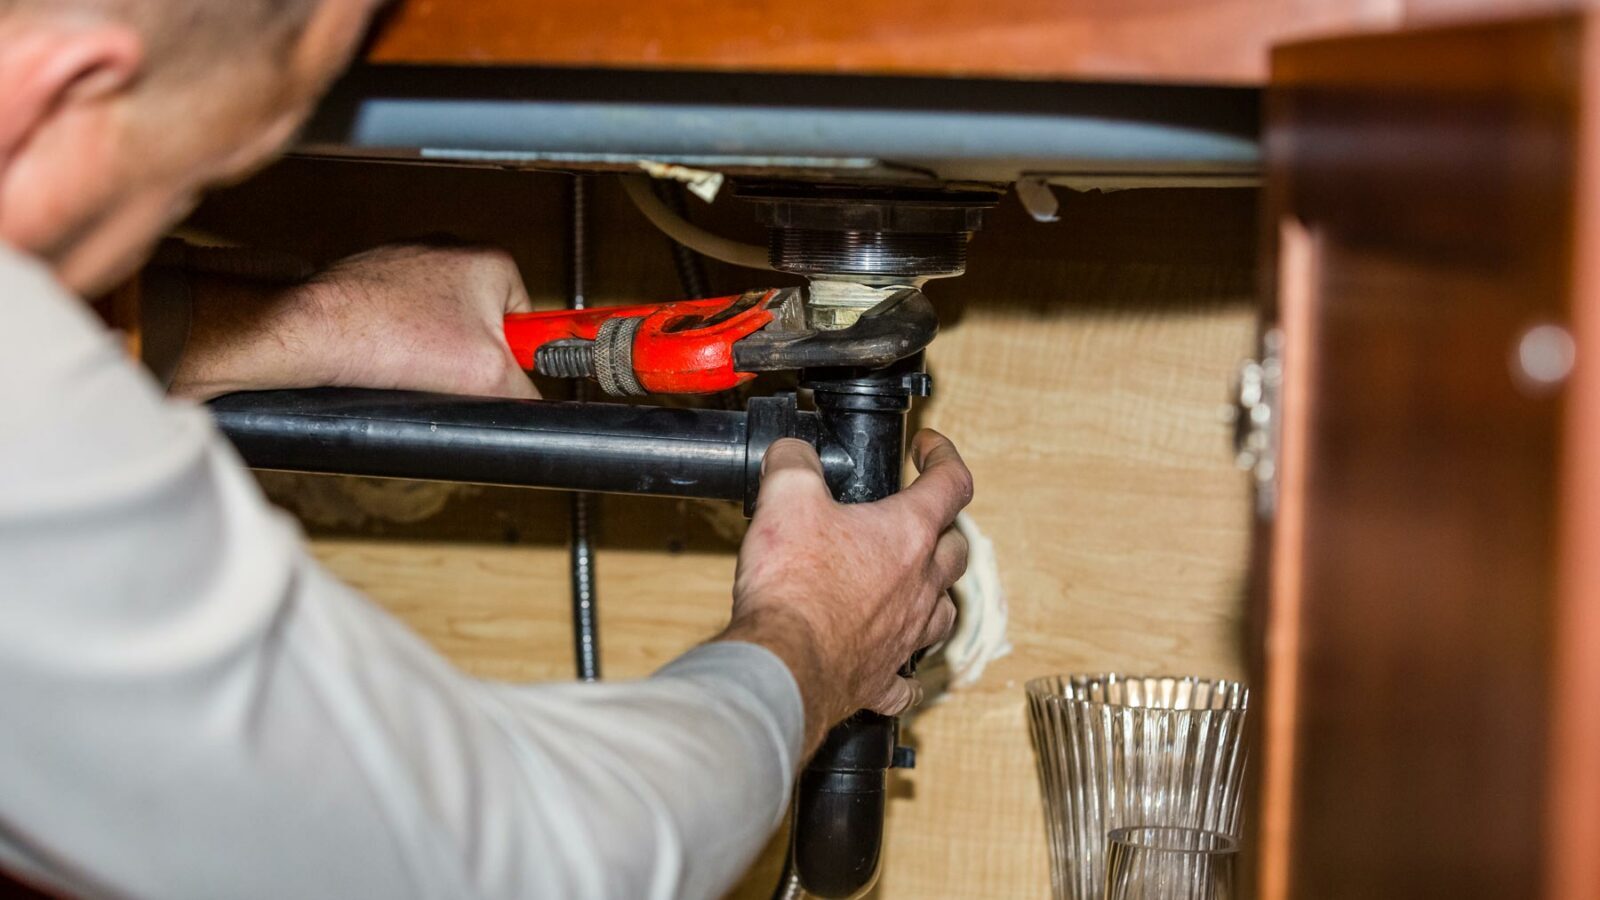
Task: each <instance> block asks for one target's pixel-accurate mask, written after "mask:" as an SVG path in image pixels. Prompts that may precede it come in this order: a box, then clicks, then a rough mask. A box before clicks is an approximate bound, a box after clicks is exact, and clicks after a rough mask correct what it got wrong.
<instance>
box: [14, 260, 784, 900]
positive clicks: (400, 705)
mask: <svg viewBox="0 0 1600 900" xmlns="http://www.w3.org/2000/svg"><path fill="white" fill-rule="evenodd" d="M0 397H3V398H4V410H5V413H4V416H3V418H0V869H5V870H8V871H11V872H13V873H15V874H17V875H20V876H22V877H23V878H24V879H27V880H33V881H36V882H38V883H40V884H42V885H44V886H46V887H49V888H53V889H57V890H62V891H65V892H68V893H71V894H75V895H82V896H116V897H161V898H190V897H193V898H213V897H224V896H226V897H238V898H248V897H273V898H278V897H308V898H322V897H327V898H351V897H375V898H376V897H382V898H403V897H426V898H458V897H485V898H490V897H552V898H610V897H616V898H629V900H635V898H652V900H654V898H669V897H715V896H719V895H720V894H721V893H722V892H724V891H725V890H726V889H727V888H728V887H729V886H731V884H732V883H733V882H734V880H735V879H736V878H737V877H738V876H739V875H740V874H741V873H742V872H743V871H744V870H745V868H746V867H747V866H748V865H749V863H750V862H751V860H752V859H753V858H754V856H755V855H756V853H757V852H758V851H759V849H760V848H761V846H762V844H763V843H764V842H765V840H766V839H767V837H768V836H769V835H770V833H771V832H772V830H773V829H774V828H775V827H776V826H777V824H778V823H779V820H780V818H781V816H782V814H783V810H784V808H785V806H786V804H787V800H788V790H789V785H790V781H791V778H792V777H793V774H794V769H795V765H796V763H797V761H798V760H797V757H798V755H799V753H800V745H801V734H802V724H803V723H802V715H803V714H802V707H801V702H800V695H799V691H798V689H797V687H796V685H795V682H794V679H793V677H792V676H791V675H790V673H789V671H788V670H787V668H786V667H785V666H784V665H783V663H782V662H781V661H780V660H779V659H778V658H777V657H776V656H774V655H772V654H771V653H770V652H768V651H767V650H765V649H763V648H760V647H757V646H754V645H750V644H737V643H722V644H711V645H707V646H704V647H701V648H699V649H697V650H694V651H692V652H690V653H688V654H686V655H684V656H683V657H681V658H679V659H678V660H676V661H674V662H673V663H671V664H670V665H668V666H666V667H665V668H663V669H662V670H661V671H659V672H657V673H656V674H655V675H654V676H653V677H651V678H649V679H645V680H643V681H638V682H631V683H607V684H600V685H579V684H560V685H542V686H519V685H510V684H502V683H491V682H483V681H478V680H474V679H470V678H467V677H465V676H464V675H462V674H461V673H459V672H458V671H456V670H454V669H453V668H451V667H450V666H449V665H448V664H447V663H445V661H444V660H442V659H441V658H440V657H439V656H438V655H437V654H436V653H434V652H433V651H432V650H430V649H429V648H428V647H427V646H426V645H425V644H423V642H422V641H420V640H419V639H418V638H417V637H416V636H415V635H413V634H412V633H410V632H409V631H408V630H406V629H405V628H404V627H402V626H401V625H400V624H399V623H398V622H396V621H395V620H393V619H392V618H390V617H389V616H387V615H386V614H385V613H384V612H383V611H382V610H380V609H378V608H377V607H376V606H374V605H373V604H371V603H370V602H368V601H367V600H366V599H364V598H363V597H361V596H359V595H358V594H357V593H355V592H354V591H352V590H350V589H349V588H347V587H345V586H344V585H342V584H340V583H339V582H338V581H337V580H335V579H334V578H332V577H331V576H330V575H329V574H328V573H326V572H325V571H324V570H323V569H322V568H321V567H319V566H318V565H317V564H316V562H315V561H314V560H312V559H311V558H310V557H309V556H308V555H307V553H306V551H305V550H304V548H303V547H302V545H301V540H300V536H299V533H298V530H297V528H296V526H295V524H294V523H293V522H292V521H291V520H290V519H288V517H287V516H285V515H283V514H282V513H281V512H278V511H275V510H273V509H272V508H271V507H270V506H269V505H268V504H267V503H266V502H265V500H264V499H263V498H262V497H261V495H260V493H259V491H258V490H257V488H256V486H255V483H254V481H253V479H251V478H250V477H249V474H248V472H247V471H246V470H245V468H244V467H243V466H242V465H241V463H240V462H239V460H238V459H237V458H236V456H235V455H234V453H233V451H232V449H231V447H229V446H228V445H227V443H226V442H225V441H224V440H222V439H221V438H220V437H219V436H218V435H217V434H216V432H215V430H214V428H213V427H212V425H211V421H210V418H209V417H208V416H207V415H206V414H205V413H204V412H203V411H202V410H200V409H198V408H195V407H193V406H188V405H183V404H179V403H174V402H170V401H167V400H165V399H164V398H163V397H162V396H161V394H160V392H159V390H158V389H157V388H156V387H155V385H154V384H153V383H152V382H151V380H150V379H149V378H148V377H146V376H144V375H143V374H142V373H141V372H139V371H138V370H137V369H136V368H134V367H133V365H132V364H131V363H129V362H127V361H126V360H125V359H124V357H123V354H122V352H121V350H120V348H119V347H118V346H117V345H116V343H115V341H114V340H113V339H112V338H111V336H110V335H109V334H107V333H106V332H105V330H104V329H103V328H101V327H100V326H99V325H98V323H96V322H94V321H93V320H92V318H91V317H90V316H89V315H88V314H87V312H86V311H85V310H84V309H83V308H82V306H81V304H80V303H79V302H78V301H76V300H75V299H74V298H71V297H69V296H67V295H65V293H64V292H63V291H62V290H61V289H60V288H59V287H58V286H57V285H56V284H55V283H54V282H53V281H51V280H50V278H49V276H48V275H47V273H45V272H44V271H43V270H42V269H40V268H38V267H36V266H34V265H33V264H31V263H29V262H26V261H24V260H22V259H20V258H18V257H17V256H15V255H14V254H11V253H10V252H8V251H4V250H3V248H0Z"/></svg>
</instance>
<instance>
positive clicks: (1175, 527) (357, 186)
mask: <svg viewBox="0 0 1600 900" xmlns="http://www.w3.org/2000/svg"><path fill="white" fill-rule="evenodd" d="M378 172H379V174H373V171H372V170H368V169H362V168H358V167H353V166H348V165H344V166H340V165H328V164H322V165H317V164H307V163H295V164H290V165H289V166H287V167H284V168H281V169H279V170H276V171H273V172H269V173H267V174H266V175H265V176H263V177H262V178H261V179H258V181H257V182H256V183H254V184H251V185H247V186H245V187H244V188H241V189H239V190H237V191H235V192H233V193H232V194H230V195H229V196H228V197H226V198H224V199H223V201H222V202H221V203H219V204H217V205H214V206H213V207H211V208H210V209H208V210H207V211H205V212H204V213H203V214H202V216H201V221H202V222H203V223H204V224H206V225H207V226H208V227H210V228H212V229H214V230H218V231H224V232H227V233H231V234H237V235H240V236H244V237H250V238H253V239H254V240H256V241H258V242H269V243H275V244H277V245H278V246H282V247H285V248H287V249H298V250H301V251H302V252H307V253H316V254H317V255H330V256H331V255H334V254H336V253H338V252H343V251H344V250H347V249H351V248H353V247H356V246H361V245H363V244H365V243H369V242H371V241H372V240H377V239H381V238H386V237H393V236H398V235H404V234H407V233H421V232H423V231H428V230H439V229H441V228H444V229H448V230H452V231H456V232H458V233H463V234H467V235H470V236H475V237H481V238H494V239H497V240H500V241H502V242H506V243H509V244H511V245H512V246H514V247H515V248H517V251H518V256H519V261H520V262H521V263H522V265H523V268H524V271H525V273H527V276H528V279H529V281H530V286H531V287H532V289H533V292H534V293H535V294H536V295H540V296H546V297H547V298H553V296H554V295H555V294H557V293H559V290H560V281H559V274H558V273H559V272H560V270H561V268H560V257H559V249H558V248H559V241H558V239H557V237H556V235H558V234H559V232H557V231H554V230H552V229H553V228H554V224H553V223H557V222H559V220H560V216H559V214H558V210H559V207H558V206H555V205H553V204H555V203H556V200H557V198H558V197H559V193H558V191H557V190H556V188H553V187H551V182H550V180H549V179H547V178H539V179H530V178H529V177H527V176H517V175H513V174H509V173H474V172H451V171H449V170H438V171H434V172H429V173H425V174H422V175H420V176H419V175H417V174H412V173H409V172H405V171H399V172H398V175H399V178H398V179H397V178H396V177H395V175H396V174H397V173H396V170H378ZM530 183H531V185H532V186H527V185H530ZM328 184H335V185H338V190H339V192H340V193H341V194H342V195H343V197H344V199H345V202H342V203H340V204H336V205H334V206H333V207H329V206H328V205H327V204H326V203H325V199H324V198H325V196H326V192H327V187H326V186H327V185H328ZM319 185H320V187H319ZM556 187H559V183H557V185H556ZM600 194H601V196H600V203H599V208H598V209H597V219H598V221H599V228H600V230H599V233H598V237H597V245H598V246H597V248H596V252H597V254H598V257H599V263H600V265H599V271H598V272H597V274H596V281H597V285H596V293H597V294H598V295H599V296H600V299H601V301H602V302H616V301H621V300H623V299H655V298H659V299H667V298H670V297H671V296H673V295H674V293H675V286H674V283H673V281H672V278H671V268H670V260H669V258H668V257H667V255H666V252H665V250H664V248H663V247H662V246H661V244H660V241H659V239H658V238H657V237H656V236H655V235H653V234H651V233H650V232H649V231H648V230H646V229H645V228H642V227H641V226H639V224H638V222H637V219H636V217H634V216H633V215H632V214H631V211H630V210H628V209H627V208H626V207H625V206H623V205H622V203H621V202H620V201H619V200H618V199H617V197H616V195H615V192H614V191H612V190H611V189H610V188H609V187H607V188H605V189H604V190H602V191H601V192H600ZM297 198H298V200H297ZM1063 201H1064V209H1063V213H1064V216H1065V221H1063V222H1061V223H1057V224H1054V225H1038V224H1035V223H1032V222H1030V221H1027V220H1026V219H1025V217H1023V216H1022V215H1021V214H1020V212H1018V211H1017V210H1016V209H1015V207H1014V205H1013V204H1014V203H1015V201H1014V200H1013V199H1009V198H1008V200H1007V202H1006V205H1005V206H1003V207H1002V208H1001V209H1000V210H999V211H998V212H997V213H996V215H995V216H994V221H993V222H992V223H991V226H990V227H989V228H988V229H987V230H986V231H985V232H984V233H983V234H982V235H980V237H979V238H977V240H976V241H975V242H974V245H973V248H972V260H973V262H972V266H971V271H970V272H969V274H968V275H966V276H964V277H963V278H960V279H956V280H954V281H951V282H943V283H935V284H934V285H933V286H932V288H931V289H930V294H931V295H932V296H933V297H934V298H935V300H936V301H937V302H938V303H939V305H940V306H941V309H942V312H943V317H944V321H945V326H946V330H945V333H944V334H943V335H942V336H941V337H940V338H939V340H938V341H937V342H936V343H935V344H934V346H933V348H932V350H931V351H930V355H929V366H930V370H931V371H932V372H933V374H934V376H935V378H936V380H937V390H936V396H935V398H934V399H933V400H932V401H930V402H928V403H927V404H925V405H924V406H922V407H921V409H920V411H919V413H918V420H919V421H920V423H921V424H924V425H929V426H933V427H937V428H939V429H941V430H943V431H944V432H945V433H947V434H949V435H950V436H951V437H953V438H954V439H955V440H956V442H957V443H958V444H959V445H960V447H961V448H962V451H963V453H964V454H965V456H966V458H967V460H968V462H969V464H970V465H971V467H972V469H973V472H974V474H975V476H976V479H977V485H978V492H977V498H976V500H975V501H974V502H973V505H972V507H971V513H972V515H973V516H974V517H975V519H976V520H977V522H978V524H979V526H980V527H981V528H982V529H983V530H984V532H985V533H986V534H987V535H988V536H989V537H990V538H991V539H992V540H993V541H994V543H995V546H996V549H997V552H998V555H999V560H1000V566H1001V572H1002V578H1003V580H1004V585H1005V588H1006V591H1007V593H1008V597H1009V602H1010V607H1011V615H1012V622H1011V629H1010V636H1011V641H1012V643H1013V644H1014V646H1015V650H1014V652H1013V653H1012V654H1011V655H1010V656H1008V657H1006V658H1004V659H1002V660H1000V661H998V662H996V663H995V664H994V665H992V666H991V667H990V668H989V670H988V672H987V674H986V675H985V676H984V678H983V680H982V681H981V682H980V684H979V685H977V686H976V687H975V688H972V689H969V690H967V691H964V692H961V693H958V694H955V695H950V696H946V697H944V698H942V699H940V700H939V701H938V702H936V703H934V704H933V705H932V706H931V707H929V708H927V709H926V710H925V711H924V712H922V713H921V714H920V715H919V716H918V717H917V718H916V720H915V721H914V722H912V723H911V725H910V729H909V738H910V740H911V741H912V742H913V743H914V744H916V746H917V747H918V750H919V754H918V768H917V769H916V770H915V771H914V772H911V773H906V774H901V775H897V780H898V784H897V787H896V799H895V800H894V801H893V803H892V805H891V811H890V818H891V822H890V824H889V840H888V847H887V858H886V870H885V874H884V877H883V880H882V882H881V886H880V888H879V890H878V891H877V893H876V895H875V896H877V897H878V898H880V900H912V898H916V900H979V898H983V900H988V898H1013V897H1019V898H1042V897H1046V896H1048V893H1049V873H1048V862H1047V854H1046V850H1045V844H1044V836H1043V827H1042V823H1041V821H1040V812H1039V801H1038V795H1037V783H1036V781H1035V777H1034V772H1033V755H1032V751H1031V749H1030V746H1029V742H1028V736H1027V731H1026V724H1025V720H1024V715H1023V698H1022V683H1023V681H1025V680H1026V679H1028V678H1031V677H1034V676H1037V675H1043V674H1049V673H1056V672H1065V671H1083V670H1106V669H1119V670H1140V671H1174V672H1184V673H1195V674H1207V675H1226V676H1239V675H1240V674H1241V673H1242V671H1243V668H1244V667H1243V660H1242V653H1241V649H1240V640H1241V635H1242V633H1243V625H1242V614H1243V581H1244V576H1245V564H1246V555H1247V537H1248V535H1247V528H1246V525H1247V521H1248V514H1247V502H1248V495H1247V491H1246V484H1245V479H1244V478H1243V476H1241V475H1240V474H1239V473H1237V472H1236V471H1234V470H1233V468H1232V466H1231V454H1230V452H1229V449H1228V438H1229V426H1227V425H1226V424H1224V423H1223V421H1222V420H1221V418H1220V416H1219V410H1220V407H1221V406H1222V405H1223V404H1224V402H1225V400H1226V397H1227V391H1228V386H1229V383H1230V381H1231V378H1232V373H1233V371H1234V369H1235V367H1236V364H1237V362H1238V360H1239V359H1240V358H1241V357H1242V356H1243V355H1244V354H1246V353H1247V352H1248V351H1249V349H1250V346H1251V343H1252V337H1253V333H1254V328H1255V325H1254V311H1253V306H1252V304H1253V300H1252V291H1253V288H1254V284H1255V282H1254V272H1253V266H1254V261H1253V257H1252V253H1251V248H1252V246H1253V243H1254V224H1253V210H1254V197H1253V196H1252V195H1250V194H1249V193H1246V192H1237V193H1229V192H1217V191H1161V192H1127V193H1122V194H1113V195H1106V196H1099V195H1075V196H1066V197H1064V198H1063ZM297 204H303V205H305V206H306V207H307V208H316V209H317V210H318V215H317V217H316V218H315V219H314V220H313V221H309V222H308V221H295V220H294V218H293V217H294V216H295V214H296V213H295V211H296V208H297ZM530 204H532V206H531V208H533V209H548V210H549V211H550V212H549V214H548V217H545V216H543V215H541V216H538V217H530V216H529V215H528V213H527V212H526V210H527V209H529V208H530ZM697 212H698V213H701V214H702V215H704V216H705V217H706V218H707V219H708V220H710V221H712V222H713V223H718V222H719V221H722V220H725V221H723V222H722V225H721V227H723V228H724V229H728V228H732V227H733V224H732V223H737V222H739V221H740V219H741V214H740V213H739V212H738V211H737V210H736V209H735V210H734V211H733V212H731V213H728V212H724V211H723V210H721V209H720V208H717V209H713V210H709V211H706V210H697ZM275 221H276V222H279V223H282V222H289V221H292V222H293V226H292V227H285V226H282V225H274V224H273V223H274V222H275ZM406 223H409V226H410V227H409V228H408V227H406ZM275 237H276V240H273V239H274V238H275ZM712 274H713V281H714V282H715V286H716V287H719V288H724V289H728V290H733V289H738V288H741V287H745V286H751V285H752V284H753V282H752V280H751V276H748V275H741V274H738V273H735V272H732V271H731V270H727V269H722V268H715V267H714V268H713V271H712ZM754 277H755V278H757V279H759V277H760V276H759V275H757V276H754ZM266 481H267V482H268V484H269V487H270V488H271V490H272V492H273V494H274V496H276V497H277V498H279V500H280V501H281V502H284V503H286V505H288V506H290V508H292V509H296V510H297V511H299V512H300V513H301V515H302V517H303V518H305V519H306V521H307V524H308V528H309V529H310V530H311V531H312V533H313V535H314V537H315V540H314V546H315V551H316V553H317V555H318V556H319V557H320V558H321V559H322V560H323V561H324V562H325V563H326V564H327V565H328V566H329V568H331V569H332V570H333V571H334V572H336V573H337V574H339V575H340V576H342V577H343V578H345V579H347V580H348V581H350V582H351V583H353V584H354V585H356V586H357V587H359V588H361V589H362V590H364V591H366V592H367V593H369V594H370V595H371V596H373V597H374V598H376V599H377V600H378V601H379V602H380V603H382V604H383V605H385V606H386V607H388V608H389V609H390V610H392V611H393V612H394V613H395V614H396V615H398V616H399V617H401V618H402V619H404V620H405V621H406V622H408V623H409V624H410V625H411V626H412V627H414V628H416V629H417V630H418V631H419V632H420V633H421V634H422V635H423V636H424V637H425V638H427V639H428V640H430V641H431V642H433V643H434V644H435V646H437V647H438V648H439V649H440V650H441V651H442V652H443V653H444V654H445V655H447V656H448V657H449V658H451V659H452V660H454V661H455V662H456V663H457V664H459V665H460V666H462V667H463V668H464V669H466V670H467V671H469V672H472V673H475V674H478V675H481V676H485V677H493V678H505V679H516V680H546V679H562V678H567V677H570V672H571V659H572V655H571V647H570V636H569V633H568V630H567V629H568V617H567V580H566V578H567V574H566V553H565V549H564V546H563V541H564V529H565V516H566V503H565V500H564V499H563V498H562V497H561V495H556V494H548V493H540V492H533V491H513V490H503V489H493V488H440V487H437V486H416V485H406V484H405V483H380V482H366V481H356V480H344V479H326V478H314V477H308V476H283V475H273V476H269V477H267V479H266ZM600 519H601V523H602V525H601V537H600V555H599V560H598V574H599V597H600V600H599V605H600V620H601V627H602V638H601V641H602V643H601V646H602V653H603V662H604V666H605V674H606V676H607V677H610V678H628V677H634V676H639V675H644V674H647V673H648V672H650V671H651V670H652V669H654V668H656V667H657V666H659V665H661V664H662V663H664V662H666V661H667V660H669V659H670V658H672V656H673V655H674V654H676V653H678V652H680V651H682V650H684V649H685V648H687V647H689V646H691V645H693V644H694V643H696V642H697V641H699V640H701V639H703V638H704V637H706V636H708V635H709V634H711V633H712V632H713V631H714V630H715V629H716V628H718V627H719V626H720V625H721V624H722V623H723V622H724V621H725V620H726V616H727V608H728V592H729V585H730V583H731V579H732V573H733V553H734V546H735V543H734V542H735V541H736V538H737V535H738V533H739V530H740V528H741V527H742V525H741V522H740V520H739V518H738V516H737V514H736V513H732V512H731V511H730V510H728V509H726V508H724V507H720V506H716V505H711V504H699V503H684V502H676V501H666V500H626V499H614V498H608V499H606V500H605V501H604V503H603V504H602V506H601V511H600ZM779 855H781V854H778V853H777V847H776V844H774V846H772V847H769V852H768V853H767V854H766V856H765V857H764V859H763V861H762V863H760V864H758V866H757V867H756V869H755V870H754V871H753V872H752V874H751V876H750V877H749V878H748V879H747V880H746V882H745V884H744V885H743V886H742V887H741V888H740V889H739V890H737V891H736V892H735V895H734V896H736V897H739V898H765V897H766V896H767V895H768V893H769V892H770V888H771V884H772V881H773V878H774V875H775V871H776V866H777V865H778V856H779Z"/></svg>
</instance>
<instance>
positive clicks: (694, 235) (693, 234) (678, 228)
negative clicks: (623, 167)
mask: <svg viewBox="0 0 1600 900" xmlns="http://www.w3.org/2000/svg"><path fill="white" fill-rule="evenodd" d="M622 188H623V190H625V191H627V192H628V199H630V200H632V201H633V205H634V206H636V207H638V208H639V212H641V213H643V214H644V217H645V218H646V219H649V220H650V224H652V225H654V226H656V227H657V228H659V229H661V230H662V231H663V232H665V233H666V235H667V236H668V237H670V238H672V239H673V240H675V241H677V242H678V243H680V244H682V245H684V246H685V247H688V248H689V249H690V250H693V251H695V252H696V253H699V254H701V255H702V256H709V257H711V258H712V259H715V260H721V261H722V262H725V263H728V264H729V265H734V266H743V267H745V268H747V269H766V270H768V271H771V270H772V264H771V263H770V262H768V261H767V248H766V247H762V246H759V245H757V244H746V243H743V242H741V241H735V240H729V239H728V238H725V237H722V236H720V235H715V234H712V233H711V232H709V231H707V230H705V229H704V228H701V227H700V226H698V225H696V224H694V223H693V222H690V221H689V220H688V219H685V218H683V217H682V216H679V215H678V214H677V213H674V212H673V211H672V210H671V209H670V208H668V206H667V205H666V204H665V203H662V202H661V198H660V197H657V196H656V194H655V191H653V190H651V189H650V178H649V176H647V175H624V176H622Z"/></svg>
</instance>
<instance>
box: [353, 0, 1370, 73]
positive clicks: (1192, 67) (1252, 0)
mask: <svg viewBox="0 0 1600 900" xmlns="http://www.w3.org/2000/svg"><path fill="white" fill-rule="evenodd" d="M1397 16H1398V9H1397V8H1392V7H1390V6H1386V5H1378V6H1375V5H1374V4H1371V3H1368V2H1359V0H1319V2H1314V3H1282V2H1274V0H1140V2H1136V3H1135V2H1129V0H1075V2H1061V0H993V2H989V3H961V2H953V0H869V2H865V3H845V4H841V3H827V2H816V0H657V2H652V3H639V2H636V0H543V2H528V0H409V2H406V3H403V4H402V5H400V6H399V7H398V8H397V9H395V10H394V11H393V13H392V15H391V17H390V18H389V20H388V22H387V23H386V25H385V27H384V29H383V30H382V31H381V33H380V34H379V35H378V36H377V38H376V40H375V42H374V43H373V45H372V47H371V50H370V52H369V54H368V59H369V60H370V61H373V62H383V63H434V64H474V65H539V66H582V67H617V68H650V69H658V68H666V69H708V70H740V71H761V72H846V73H851V74H900V75H951V76H988V77H1019V78H1076V79H1115V80H1122V79H1132V80H1144V81H1152V80H1153V81H1200V82H1217V83H1240V84H1252V83H1260V82H1262V81H1263V80H1264V79H1265V76H1266V69H1267V49H1268V48H1269V47H1270V46H1272V45H1273V44H1274V43H1278V42H1280V41H1283V40H1285V39H1288V38H1290V37H1292V36H1297V35H1308V34H1317V33H1327V32H1334V31H1339V30H1351V29H1357V28H1369V27H1378V26H1385V25H1393V24H1394V22H1395V20H1396V18H1397Z"/></svg>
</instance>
